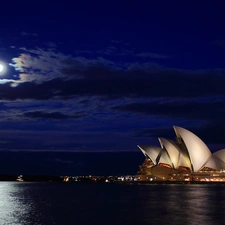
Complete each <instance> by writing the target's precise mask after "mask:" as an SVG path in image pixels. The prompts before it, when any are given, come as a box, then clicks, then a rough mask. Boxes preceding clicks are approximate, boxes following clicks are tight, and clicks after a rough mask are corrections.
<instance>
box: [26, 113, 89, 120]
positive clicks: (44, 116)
mask: <svg viewBox="0 0 225 225" xmlns="http://www.w3.org/2000/svg"><path fill="white" fill-rule="evenodd" d="M24 116H25V117H29V118H42V119H55V120H64V119H71V118H76V119H78V118H82V117H84V116H85V114H84V113H83V112H76V113H74V114H73V115H66V114H63V113H61V112H45V111H31V112H25V113H24Z"/></svg>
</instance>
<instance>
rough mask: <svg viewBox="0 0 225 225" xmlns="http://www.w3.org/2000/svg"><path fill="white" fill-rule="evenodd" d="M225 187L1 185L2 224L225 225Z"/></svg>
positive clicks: (106, 184) (9, 183) (60, 184)
mask: <svg viewBox="0 0 225 225" xmlns="http://www.w3.org/2000/svg"><path fill="white" fill-rule="evenodd" d="M224 221H225V185H215V184H209V185H208V184H198V185H196V184H185V185H182V184H177V185H172V184H168V185H156V184H155V185H153V184H152V185H124V184H123V185H122V184H108V183H104V184H92V183H91V184H81V183H27V182H21V183H20V182H0V224H1V225H5V224H10V225H14V224H15V225H20V224H25V225H28V224H32V225H35V224H47V225H48V224H49V225H50V224H58V225H64V224H65V225H70V224H80V225H82V224H90V225H95V224H98V225H99V224H104V225H117V224H121V225H126V224H129V225H133V224H134V225H138V224H140V225H145V224H148V225H149V224H157V225H159V224H167V225H169V224H173V225H176V224H182V225H185V224H188V225H194V224H197V225H208V224H216V225H218V224H224V223H225V222H224Z"/></svg>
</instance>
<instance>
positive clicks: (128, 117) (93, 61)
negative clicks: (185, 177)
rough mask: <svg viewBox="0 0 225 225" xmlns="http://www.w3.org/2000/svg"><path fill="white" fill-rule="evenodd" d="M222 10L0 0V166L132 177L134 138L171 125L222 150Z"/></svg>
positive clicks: (217, 5)
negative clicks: (119, 157)
mask: <svg viewBox="0 0 225 225" xmlns="http://www.w3.org/2000/svg"><path fill="white" fill-rule="evenodd" d="M53 2H54V4H53ZM224 12H225V1H223V0H221V1H219V0H218V1H166V0H165V1H160V0H159V1H116V0H115V1H68V0H64V1H57V0H56V1H52V2H51V3H50V1H45V3H44V1H43V3H42V2H41V1H25V0H24V1H8V3H7V2H6V1H5V2H1V14H0V19H1V29H0V61H1V62H2V63H4V65H5V70H4V71H3V72H2V73H1V75H0V100H1V102H0V110H1V117H0V132H1V136H0V157H1V158H0V162H1V165H0V173H7V172H9V171H10V173H28V172H32V173H44V172H46V171H47V172H48V173H58V174H61V173H70V174H71V173H73V174H76V173H79V174H82V173H85V174H88V173H100V171H103V170H104V172H105V173H107V172H109V173H129V170H128V168H131V170H130V172H132V173H133V172H134V171H136V170H137V169H138V165H139V164H140V163H141V162H142V161H143V160H144V156H143V155H142V153H141V152H140V151H139V149H138V148H137V145H138V144H140V145H146V144H148V145H157V146H160V145H159V143H158V140H157V138H158V137H165V138H170V139H174V137H175V133H174V131H173V127H172V126H173V125H176V126H181V127H184V128H186V129H188V130H190V131H192V132H193V133H195V134H196V135H198V136H199V137H200V138H201V139H202V140H203V141H204V142H205V143H206V144H207V145H208V147H209V148H210V150H211V151H216V150H219V149H222V148H225V101H224V100H225V29H224V21H225V13H224ZM96 152H97V153H96ZM100 152H104V153H100ZM124 152H125V155H124ZM94 153H95V154H94ZM120 153H121V154H120ZM82 154H83V155H82ZM99 154H100V155H101V156H99ZM81 155H82V157H81ZM103 155H104V157H103ZM119 155H122V157H121V159H120V160H119V161H118V159H116V158H118V157H117V156H119ZM134 155H135V156H134ZM115 156H116V157H115ZM135 158H136V159H137V160H136V161H135V160H134V159H135ZM92 159H93V160H92ZM100 159H101V160H100ZM122 159H123V160H122ZM94 161H95V163H94ZM107 162H108V163H107ZM131 162H132V163H133V164H132V165H131ZM134 162H135V163H134ZM99 164H101V166H100V165H99ZM128 164H129V165H128ZM103 167H104V168H103Z"/></svg>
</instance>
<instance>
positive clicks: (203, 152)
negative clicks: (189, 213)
mask: <svg viewBox="0 0 225 225" xmlns="http://www.w3.org/2000/svg"><path fill="white" fill-rule="evenodd" d="M173 128H174V131H175V134H176V140H169V139H165V138H159V143H160V147H157V146H140V145H138V147H139V149H140V150H141V151H142V153H143V154H144V155H145V160H144V162H143V163H142V165H141V166H140V169H139V171H138V173H137V179H138V180H141V181H204V182H208V181H210V182H225V149H222V150H219V151H217V152H214V153H211V151H210V150H209V148H208V147H207V146H206V144H205V143H204V142H203V141H202V140H201V139H200V138H199V137H198V136H196V135H195V134H193V133H192V132H190V131H189V130H187V129H184V128H182V127H178V126H174V127H173Z"/></svg>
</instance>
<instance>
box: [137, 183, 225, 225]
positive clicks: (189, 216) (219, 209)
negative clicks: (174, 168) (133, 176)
mask: <svg viewBox="0 0 225 225" xmlns="http://www.w3.org/2000/svg"><path fill="white" fill-rule="evenodd" d="M224 188H225V186H223V185H212V184H211V185H155V186H148V187H143V186H142V187H141V189H142V190H141V191H142V195H143V196H144V197H143V198H142V206H141V208H140V210H142V211H143V215H144V216H145V221H146V224H147V221H148V222H149V223H151V224H159V223H160V224H190V225H199V224H204V225H211V224H217V225H218V224H224V222H223V221H224V220H225V215H224V211H225V201H224V200H225V192H224ZM140 213H141V212H140Z"/></svg>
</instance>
